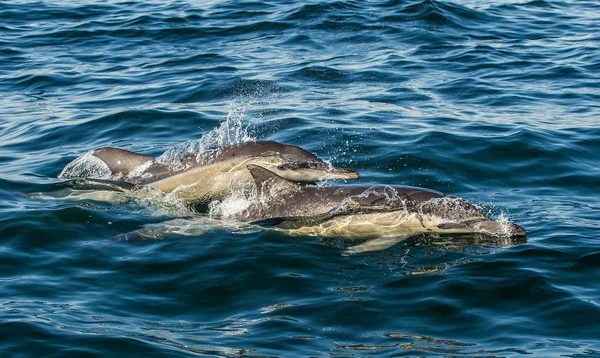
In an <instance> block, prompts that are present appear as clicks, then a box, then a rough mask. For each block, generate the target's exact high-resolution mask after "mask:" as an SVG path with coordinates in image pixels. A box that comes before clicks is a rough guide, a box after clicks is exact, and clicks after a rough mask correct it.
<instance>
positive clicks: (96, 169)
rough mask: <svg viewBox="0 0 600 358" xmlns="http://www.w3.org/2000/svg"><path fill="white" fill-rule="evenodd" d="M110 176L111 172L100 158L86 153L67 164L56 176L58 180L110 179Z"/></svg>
mask: <svg viewBox="0 0 600 358" xmlns="http://www.w3.org/2000/svg"><path fill="white" fill-rule="evenodd" d="M111 175H112V172H111V170H110V168H109V167H108V165H107V164H106V163H104V161H103V160H101V159H100V158H97V157H95V156H93V155H92V152H88V153H85V154H83V155H81V156H80V157H78V158H76V159H75V160H73V161H72V162H71V163H69V164H67V166H65V168H64V169H63V170H62V171H61V172H60V174H58V178H59V179H69V178H93V179H110V178H111Z"/></svg>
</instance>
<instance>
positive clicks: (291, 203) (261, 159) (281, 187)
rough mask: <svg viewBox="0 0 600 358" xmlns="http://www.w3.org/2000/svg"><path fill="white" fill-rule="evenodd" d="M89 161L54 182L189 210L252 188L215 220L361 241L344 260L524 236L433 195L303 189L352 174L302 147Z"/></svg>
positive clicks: (409, 190)
mask: <svg viewBox="0 0 600 358" xmlns="http://www.w3.org/2000/svg"><path fill="white" fill-rule="evenodd" d="M91 158H93V159H91V162H94V161H95V167H94V169H93V170H91V171H90V170H88V172H85V171H82V170H78V169H77V161H78V160H75V161H74V162H72V163H70V164H69V165H67V167H65V170H63V172H62V173H61V175H60V176H59V177H62V178H68V177H76V176H78V175H79V176H82V175H81V174H82V173H84V174H85V173H95V175H96V177H99V178H104V179H120V180H126V181H127V182H128V183H127V184H126V185H125V186H126V187H127V186H129V187H130V186H131V185H132V184H131V183H134V184H145V185H146V186H149V187H152V188H155V189H158V190H160V191H161V192H164V193H172V194H173V195H176V196H177V197H178V198H180V199H182V200H183V201H184V202H186V203H187V204H191V205H194V204H196V203H197V202H212V201H214V200H226V199H227V198H228V197H229V195H231V193H232V192H235V191H236V190H240V189H241V190H242V192H247V191H248V188H255V189H256V191H255V194H256V196H255V197H252V198H251V199H252V200H250V201H249V205H248V206H247V207H245V209H243V210H241V211H238V212H235V213H226V212H225V213H221V214H220V215H221V216H220V217H217V219H235V220H238V221H243V222H251V223H253V224H254V225H258V226H261V227H268V228H271V229H276V230H284V231H286V232H288V233H290V234H300V235H318V236H325V237H345V238H361V239H367V241H365V242H364V243H362V244H360V245H356V246H353V247H351V248H350V249H349V250H348V252H349V253H358V252H366V251H372V250H380V249H383V248H386V247H390V246H393V245H394V244H395V243H397V242H399V241H401V240H404V239H406V238H407V237H410V236H414V235H417V234H421V233H435V234H446V233H447V234H463V233H465V234H484V235H491V236H502V237H511V236H524V235H526V233H527V232H526V231H525V230H524V229H523V228H522V227H520V226H518V225H516V224H513V223H510V222H503V221H495V220H493V219H491V218H490V217H489V216H488V215H487V214H485V213H484V212H483V211H481V210H480V209H479V208H477V207H476V206H474V205H473V204H471V203H469V202H467V201H466V200H464V199H460V198H457V197H453V196H449V195H445V194H443V193H440V192H437V191H433V190H428V189H420V188H414V187H406V186H370V187H368V186H324V187H318V186H306V185H305V184H306V183H308V182H314V181H317V180H323V179H354V178H357V177H358V173H357V172H356V171H353V170H348V169H342V168H335V167H333V166H331V165H330V164H328V163H326V162H325V161H323V160H321V159H319V158H318V157H316V156H315V155H314V154H312V153H310V152H307V151H305V150H304V149H302V148H300V147H296V146H292V145H285V144H281V143H277V142H251V143H244V144H238V145H233V146H230V147H227V148H224V149H222V150H220V151H218V152H216V153H215V154H214V155H211V156H208V157H203V158H202V159H201V160H198V159H197V156H195V155H189V156H187V157H184V158H182V159H181V163H179V164H181V165H178V166H177V167H176V168H173V167H171V166H168V165H166V164H164V163H162V162H160V161H159V160H158V159H157V158H153V157H149V156H145V155H141V154H138V153H134V152H130V151H125V150H122V149H117V148H100V149H97V150H95V151H93V152H92V153H91ZM89 162H90V156H89V155H88V160H87V161H86V163H89ZM98 173H99V174H98ZM109 184H110V185H112V184H111V183H109ZM110 185H108V186H110ZM101 186H104V184H103V185H101ZM117 186H118V185H117ZM126 189H128V188H126ZM250 191H252V190H250ZM152 231H153V232H154V231H155V229H152ZM166 232H168V231H166Z"/></svg>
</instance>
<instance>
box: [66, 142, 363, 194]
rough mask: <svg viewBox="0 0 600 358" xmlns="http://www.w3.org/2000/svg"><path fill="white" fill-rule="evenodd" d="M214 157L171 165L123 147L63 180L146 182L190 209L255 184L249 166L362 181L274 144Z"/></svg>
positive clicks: (85, 161) (99, 154)
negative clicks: (176, 198)
mask: <svg viewBox="0 0 600 358" xmlns="http://www.w3.org/2000/svg"><path fill="white" fill-rule="evenodd" d="M209 154H212V155H205V156H203V157H201V156H199V155H196V154H190V155H187V156H185V157H183V158H180V159H178V161H179V162H178V163H177V165H176V166H172V165H167V164H165V163H162V162H161V161H159V160H158V158H154V157H151V156H147V155H142V154H139V153H135V152H131V151H128V150H124V149H119V148H99V149H96V150H94V151H93V152H91V153H88V154H85V155H83V156H81V157H79V158H77V159H75V160H74V161H73V162H71V163H69V164H68V165H67V166H66V167H65V169H63V171H62V172H61V173H60V174H59V178H76V177H87V178H97V179H112V180H121V181H125V182H128V183H134V184H145V185H147V186H149V187H151V188H155V189H158V190H160V191H162V192H163V193H171V192H173V193H174V195H175V196H176V197H178V198H180V199H181V200H182V201H184V203H186V204H188V205H194V204H196V203H198V202H210V201H213V200H222V199H223V198H225V197H226V196H228V195H229V194H231V191H232V190H236V189H239V188H244V187H247V186H248V184H252V177H251V176H250V174H249V172H248V171H247V170H246V167H247V166H248V165H257V166H261V167H264V168H266V169H268V170H270V171H272V172H274V173H277V174H278V175H280V176H281V177H283V178H286V179H288V180H292V181H296V182H315V181H318V180H336V179H355V178H358V172H356V171H354V170H349V169H343V168H336V167H334V166H332V165H331V164H329V163H327V162H326V161H324V160H322V159H320V158H318V157H317V156H316V155H314V154H312V153H310V152H308V151H306V150H304V149H302V148H300V147H297V146H294V145H286V144H281V143H278V142H273V141H262V142H248V143H242V144H235V145H232V146H229V147H226V148H223V149H222V150H219V151H216V152H210V153H209Z"/></svg>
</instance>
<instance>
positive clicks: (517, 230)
mask: <svg viewBox="0 0 600 358" xmlns="http://www.w3.org/2000/svg"><path fill="white" fill-rule="evenodd" d="M511 229H512V230H511V234H512V235H514V236H525V235H527V230H525V229H524V228H523V227H522V226H519V225H517V224H514V223H512V224H511Z"/></svg>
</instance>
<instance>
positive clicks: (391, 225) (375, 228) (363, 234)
mask: <svg viewBox="0 0 600 358" xmlns="http://www.w3.org/2000/svg"><path fill="white" fill-rule="evenodd" d="M441 221H442V219H441V218H436V217H430V216H428V217H427V218H423V216H421V215H419V214H417V213H411V212H408V211H390V212H384V213H369V214H356V215H340V216H336V217H333V218H331V219H329V220H326V221H324V222H322V223H319V224H316V225H311V226H302V227H298V228H290V229H282V230H285V231H286V232H288V233H289V234H291V235H315V236H327V237H347V238H357V239H367V238H372V237H381V236H388V235H407V234H418V233H422V232H436V231H440V230H438V229H437V224H438V223H440V222H441ZM283 227H285V225H284V226H283ZM446 232H447V231H446Z"/></svg>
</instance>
